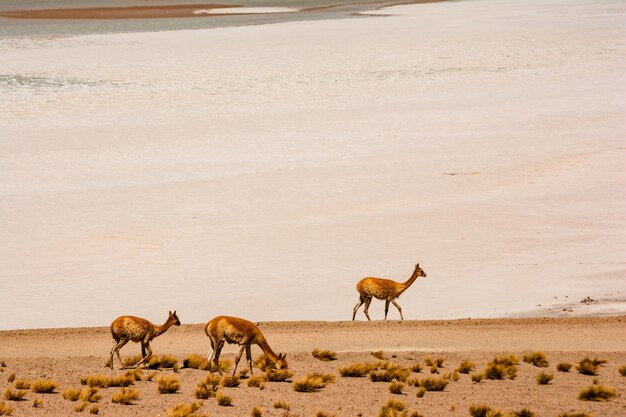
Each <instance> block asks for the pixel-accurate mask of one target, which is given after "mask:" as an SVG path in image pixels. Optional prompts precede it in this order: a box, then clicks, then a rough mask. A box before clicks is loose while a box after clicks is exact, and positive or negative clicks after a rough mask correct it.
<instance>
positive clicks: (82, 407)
mask: <svg viewBox="0 0 626 417" xmlns="http://www.w3.org/2000/svg"><path fill="white" fill-rule="evenodd" d="M88 405H89V404H87V403H80V404H76V407H74V411H76V412H77V413H82V412H83V411H85V408H87V406H88Z"/></svg>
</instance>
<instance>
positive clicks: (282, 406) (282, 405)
mask: <svg viewBox="0 0 626 417" xmlns="http://www.w3.org/2000/svg"><path fill="white" fill-rule="evenodd" d="M274 408H276V409H283V410H285V411H289V404H287V403H286V402H285V401H276V402H275V403H274Z"/></svg>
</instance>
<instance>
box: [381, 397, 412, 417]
mask: <svg viewBox="0 0 626 417" xmlns="http://www.w3.org/2000/svg"><path fill="white" fill-rule="evenodd" d="M400 413H402V414H400ZM405 415H406V404H404V403H403V402H402V401H399V400H394V399H389V400H388V401H387V402H386V403H385V404H384V405H383V406H382V408H381V409H380V412H379V413H378V417H396V416H398V417H399V416H405Z"/></svg>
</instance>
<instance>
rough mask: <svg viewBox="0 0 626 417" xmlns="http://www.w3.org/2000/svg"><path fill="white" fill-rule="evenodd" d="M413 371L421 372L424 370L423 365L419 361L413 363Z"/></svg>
mask: <svg viewBox="0 0 626 417" xmlns="http://www.w3.org/2000/svg"><path fill="white" fill-rule="evenodd" d="M411 372H415V373H416V374H419V373H420V372H422V365H420V364H419V362H417V363H414V364H413V365H411Z"/></svg>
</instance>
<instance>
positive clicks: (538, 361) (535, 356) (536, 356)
mask: <svg viewBox="0 0 626 417" xmlns="http://www.w3.org/2000/svg"><path fill="white" fill-rule="evenodd" d="M523 359H524V362H526V363H531V364H533V365H535V366H537V367H539V368H547V367H548V359H547V357H546V354H545V353H543V352H530V353H527V354H526V355H524V357H523Z"/></svg>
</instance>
